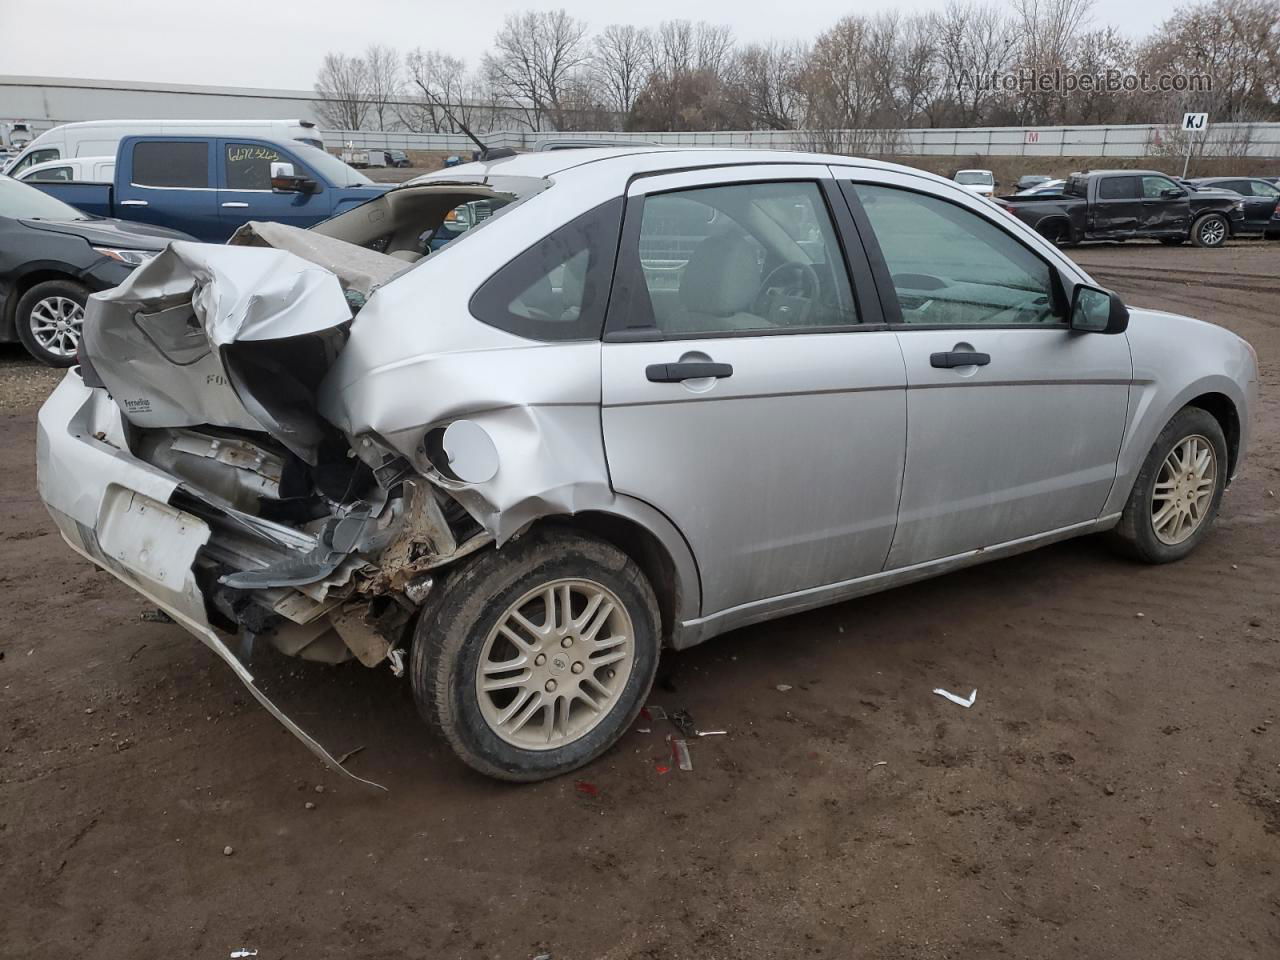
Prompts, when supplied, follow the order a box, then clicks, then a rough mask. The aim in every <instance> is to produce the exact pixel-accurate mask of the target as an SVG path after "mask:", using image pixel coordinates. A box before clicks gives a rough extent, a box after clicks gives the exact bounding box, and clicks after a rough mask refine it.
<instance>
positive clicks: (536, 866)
mask: <svg viewBox="0 0 1280 960" xmlns="http://www.w3.org/2000/svg"><path fill="white" fill-rule="evenodd" d="M1078 257H1079V259H1080V261H1081V262H1082V263H1084V264H1086V265H1087V267H1088V269H1090V270H1091V271H1092V272H1093V273H1094V276H1095V277H1096V278H1097V279H1099V280H1100V281H1101V282H1103V283H1105V284H1109V285H1112V286H1114V287H1115V288H1116V289H1118V290H1119V291H1120V292H1121V293H1122V294H1123V295H1125V296H1126V297H1127V298H1128V300H1129V301H1130V302H1131V303H1134V304H1139V305H1147V306H1153V307H1159V308H1164V309H1169V310H1174V311H1180V312H1189V313H1191V314H1193V315H1198V316H1201V317H1204V318H1206V319H1209V320H1212V321H1214V322H1217V323H1220V324H1222V325H1223V326H1226V327H1228V328H1230V329H1232V330H1234V331H1236V332H1238V333H1240V334H1242V335H1243V336H1245V337H1247V338H1248V339H1249V340H1250V341H1252V343H1253V344H1254V345H1255V347H1256V348H1257V351H1258V353H1259V356H1260V359H1261V363H1262V380H1263V383H1262V397H1263V399H1262V405H1261V409H1260V410H1259V411H1258V416H1257V419H1256V422H1255V430H1256V433H1255V440H1254V445H1253V448H1252V451H1251V453H1250V456H1249V459H1248V461H1247V463H1246V464H1245V467H1244V469H1243V471H1242V473H1241V475H1240V477H1239V479H1238V481H1237V483H1236V484H1235V485H1234V486H1233V487H1232V488H1231V490H1230V492H1229V494H1228V496H1227V498H1226V500H1225V502H1224V506H1223V510H1222V518H1221V521H1220V523H1219V526H1218V529H1217V531H1216V532H1215V533H1214V535H1213V536H1212V537H1211V538H1210V539H1209V540H1208V541H1207V542H1206V543H1205V544H1204V545H1203V546H1202V548H1201V549H1200V550H1199V551H1198V552H1197V553H1196V554H1195V555H1194V556H1192V557H1191V558H1190V559H1188V560H1187V561H1185V562H1183V563H1181V564H1177V565H1173V566H1169V567H1160V568H1154V567H1151V568H1149V567H1142V566H1136V565H1133V564H1131V563H1128V562H1125V561H1122V560H1119V559H1116V558H1115V557H1113V556H1112V555H1111V554H1110V553H1109V552H1108V551H1107V550H1106V549H1105V547H1104V545H1103V544H1101V543H1100V542H1098V541H1097V540H1081V541H1076V542H1071V543H1066V544H1062V545H1059V546H1055V547H1051V548H1048V549H1045V550H1042V551H1040V552H1038V553H1034V554H1030V555H1027V556H1024V557H1020V558H1016V559H1013V560H1008V561H1003V562H998V563H993V564H990V565H987V566H982V567H977V568H974V569H971V570H968V571H965V572H962V573H959V574H954V575H951V576H947V577H944V578H941V579H938V580H934V581H932V582H929V583H925V584H920V585H917V586H913V587H909V588H906V589H901V590H897V591H893V592H890V593H886V594H881V595H879V596H875V597H871V598H867V599H863V600H859V601H856V602H852V603H846V604H843V605H841V606H837V607H832V608H829V609H826V610H822V611H818V612H814V613H809V614H805V615H802V616H795V617H791V618H789V619H785V620H782V621H778V622H775V623H772V624H768V625H765V626H760V627H754V628H751V629H747V630H742V631H739V632H737V633H734V634H731V635H729V636H725V637H722V638H720V639H718V640H715V641H712V642H711V643H709V644H707V645H705V646H703V647H700V648H697V649H695V650H692V651H690V652H687V653H683V654H679V655H671V656H668V657H667V658H666V660H665V664H666V666H665V671H666V673H665V680H664V682H663V685H662V686H661V687H660V688H659V689H656V690H655V691H654V694H653V696H652V698H651V702H654V703H657V704H661V705H663V706H665V707H667V708H668V709H672V708H677V707H683V708H685V709H687V710H688V711H690V712H691V713H692V715H693V716H694V718H695V719H696V720H697V721H698V722H699V723H700V724H701V725H703V726H704V727H707V728H714V727H723V728H725V729H727V730H728V735H727V736H724V737H709V738H705V739H701V740H694V741H692V744H691V748H692V760H693V770H692V771H691V772H682V771H679V770H675V771H671V772H669V773H666V774H662V773H660V772H658V770H657V768H656V766H655V760H656V759H659V758H661V757H663V755H664V753H665V748H664V743H663V736H664V734H665V733H666V732H667V731H666V728H665V726H664V725H663V724H660V723H659V724H655V729H653V731H652V732H651V733H641V732H638V731H633V732H631V733H629V734H628V735H627V736H626V737H625V738H624V739H623V741H622V742H621V743H620V744H619V745H618V747H616V748H615V749H614V750H613V751H612V752H610V753H609V754H608V755H607V756H606V757H604V758H603V759H601V760H600V761H598V762H597V763H595V764H594V765H592V766H591V767H589V768H588V769H586V770H584V771H582V772H581V773H580V774H579V775H578V777H577V778H575V777H568V778H564V779H561V780H557V781H554V782H551V783H545V784H540V785H535V786H523V787H515V786H508V785H501V784H497V783H494V782H491V781H488V780H485V779H483V778H481V777H479V776H477V775H473V774H471V773H470V772H468V771H467V770H466V769H464V768H463V767H462V766H461V765H460V764H459V763H457V762H456V761H455V760H454V759H453V758H452V756H451V755H450V753H449V752H448V750H447V748H446V747H445V746H444V745H443V744H441V743H439V742H437V741H435V740H434V739H432V738H431V737H430V736H429V735H428V734H426V733H425V732H424V728H423V727H422V726H421V725H420V723H419V721H418V718H417V716H416V714H415V711H414V707H413V704H412V702H411V700H410V698H409V696H408V692H407V689H406V685H405V684H404V682H403V681H398V680H396V679H395V678H393V677H392V676H391V674H390V672H389V671H387V670H385V669H383V670H378V671H368V670H365V669H363V668H361V667H359V666H353V667H343V668H336V669H335V668H326V667H321V666H314V665H309V664H298V663H294V662H292V661H289V660H286V659H284V658H282V657H279V656H276V655H273V654H272V653H271V652H270V651H269V650H263V651H262V653H261V654H260V655H259V659H258V660H257V662H256V663H255V671H256V672H257V673H258V674H259V676H260V677H261V680H262V682H263V685H264V686H265V688H266V689H267V691H268V692H269V693H270V694H271V695H272V696H274V697H275V698H277V700H278V702H280V703H281V704H282V705H283V706H285V707H286V709H288V710H289V711H290V712H291V713H292V714H293V716H294V717H295V718H297V719H298V720H299V721H300V722H301V723H302V724H303V725H304V726H306V727H307V728H309V729H310V730H311V731H312V732H313V733H315V734H316V735H317V736H318V737H319V738H320V740H321V741H323V742H324V743H326V744H328V745H329V746H330V747H331V748H332V749H333V750H334V752H335V753H339V754H341V753H344V752H346V751H348V750H353V749H356V748H363V750H362V751H361V752H359V753H358V754H357V755H355V756H354V757H353V758H352V760H351V761H350V764H351V766H352V768H353V769H355V770H356V771H357V772H359V773H360V774H361V775H363V776H367V777H370V778H372V779H375V780H378V781H380V782H382V783H385V784H387V785H388V786H389V787H390V793H389V794H387V795H385V796H375V795H370V794H369V793H368V792H365V791H364V790H362V789H358V788H356V787H354V786H353V785H350V784H349V783H347V782H344V781H343V780H341V779H339V778H337V777H335V776H334V775H332V774H331V773H329V772H328V771H326V770H325V769H324V768H322V767H321V766H320V765H319V764H318V763H317V762H316V761H315V760H314V759H313V758H312V756H311V755H310V754H308V753H307V752H306V751H305V750H304V749H303V748H302V747H301V746H300V745H299V744H298V743H297V742H296V741H295V740H294V739H293V738H292V737H291V736H290V735H289V734H288V733H286V732H285V731H284V730H283V729H282V728H281V727H280V725H279V724H278V723H277V722H276V721H275V720H273V719H272V718H271V717H270V716H269V715H268V714H267V713H266V712H264V711H263V710H262V709H261V708H260V707H258V706H257V705H256V704H255V703H254V702H253V701H252V700H251V698H250V697H249V696H248V695H247V694H246V693H245V691H244V690H243V689H242V688H241V686H240V685H239V683H238V681H237V680H236V679H235V678H234V677H233V676H232V674H231V673H230V672H229V671H228V670H227V669H226V668H225V667H224V666H223V665H221V664H220V662H218V661H217V660H215V658H214V656H213V655H212V654H211V653H209V652H208V651H207V650H206V649H204V648H203V647H202V646H200V645H199V644H198V643H197V642H195V641H194V640H191V639H189V638H188V637H187V636H186V635H184V634H183V632H182V631H181V630H179V629H178V628H177V627H175V626H171V625H162V624H155V623H149V622H142V621H140V619H139V614H140V612H141V611H142V610H143V604H142V603H141V602H140V601H139V600H138V599H137V598H136V597H135V595H134V594H132V593H131V592H130V591H129V590H128V589H126V588H125V587H123V586H121V585H120V584H119V583H117V582H116V581H115V580H114V579H112V578H111V577H109V576H108V575H106V574H102V573H97V572H95V571H94V570H93V569H92V568H91V567H90V566H89V565H88V564H86V563H84V562H82V561H80V560H79V559H77V558H76V557H75V555H74V554H72V552H71V551H70V550H69V549H67V548H66V547H65V546H64V545H63V544H62V543H61V542H60V540H59V538H58V537H57V535H56V534H55V532H54V529H53V526H52V524H51V522H50V521H49V519H48V518H47V516H46V514H45V512H44V510H43V509H42V507H41V505H40V504H39V502H38V501H37V499H36V496H35V492H34V484H33V469H32V459H33V456H34V416H35V407H34V404H35V403H36V402H37V401H38V399H39V395H40V394H41V393H42V392H43V391H44V390H46V389H47V388H48V386H49V385H51V384H52V382H53V378H52V377H51V376H49V375H47V374H45V373H43V372H42V371H40V370H38V369H37V368H36V367H34V365H32V364H30V363H29V362H27V361H25V360H23V359H22V358H21V356H20V354H19V353H18V352H17V351H16V350H13V349H8V350H6V351H5V352H4V353H3V354H2V355H0V396H5V397H8V396H10V395H11V394H12V395H13V397H14V399H12V400H6V401H0V402H3V404H4V406H0V458H2V459H0V516H2V519H0V584H2V585H3V588H4V592H3V601H2V606H0V609H2V610H3V612H4V614H5V620H6V622H5V628H4V630H3V631H0V651H2V653H3V660H0V690H2V693H3V695H2V697H0V720H2V721H3V726H2V727H0V730H2V732H0V751H2V752H0V890H2V891H3V894H2V896H3V900H2V905H0V955H2V956H4V957H6V958H18V957H22V958H39V960H59V958H72V957H74V958H86V960H96V958H112V960H114V958H123V957H139V958H140V957H183V958H187V957H193V958H194V957H201V958H220V957H227V956H228V955H229V953H230V952H231V951H232V950H234V949H236V948H239V947H248V948H251V949H256V950H257V951H258V957H260V958H261V960H282V958H286V957H288V958H292V960H301V958H329V957H342V958H355V957H359V958H361V960H373V958H397V960H399V958H418V957H421V958H432V960H440V958H453V957H457V958H503V960H528V958H532V957H535V956H537V955H539V954H545V953H550V954H551V955H553V956H554V957H555V958H556V960H579V958H610V960H623V958H628V960H630V958H636V960H639V958H653V960H658V958H699V960H701V958H722V957H723V958H739V957H741V958H750V960H761V958H774V957H777V958H793V957H809V956H813V957H839V958H844V957H859V958H875V960H928V958H944V957H947V958H952V957H954V958H964V960H985V958H991V957H1026V958H1036V960H1044V958H1071V960H1080V958H1108V960H1110V958H1128V957H1133V958H1148V957H1151V958H1157V957H1158V958H1161V960H1178V958H1188V960H1190V958H1195V960H1202V958H1206V957H1208V958H1220V957H1231V958H1233V960H1240V958H1252V957H1258V958H1275V957H1277V956H1280V723H1277V722H1276V721H1277V715H1278V714H1280V707H1278V706H1277V703H1278V695H1280V597H1278V596H1277V583H1280V499H1278V498H1277V497H1276V496H1275V494H1276V493H1280V406H1278V403H1280V389H1277V380H1278V379H1280V315H1278V312H1277V308H1278V307H1280V280H1277V267H1278V266H1280V244H1272V245H1270V246H1266V247H1264V246H1263V245H1262V244H1260V243H1240V244H1233V245H1231V246H1230V247H1228V248H1227V249H1224V250H1218V251H1201V250H1195V249H1181V248H1179V249H1166V248H1163V247H1159V246H1157V245H1154V244H1153V245H1145V244H1143V245H1139V244H1126V245H1123V246H1120V245H1113V246H1095V247H1091V248H1084V249H1081V250H1079V251H1078ZM780 685H781V686H780ZM782 686H785V687H787V689H782ZM938 686H941V687H946V688H948V689H950V690H954V691H958V692H962V693H968V691H969V690H970V689H972V688H974V687H976V688H977V691H978V696H977V702H976V704H975V705H974V706H973V708H972V709H970V710H965V709H962V708H961V707H958V706H956V705H954V704H952V703H949V702H947V701H946V700H944V699H942V698H941V697H938V696H934V695H933V694H932V693H931V691H932V689H933V688H934V687H938ZM575 779H576V780H581V781H585V782H588V783H589V784H590V785H591V786H593V787H594V788H595V790H596V795H594V796H592V795H589V794H590V791H588V790H586V789H585V788H581V787H579V786H578V785H577V784H576V783H575ZM308 804H313V805H314V807H313V808H309V807H308ZM227 847H229V848H230V849H231V853H230V855H224V848H227Z"/></svg>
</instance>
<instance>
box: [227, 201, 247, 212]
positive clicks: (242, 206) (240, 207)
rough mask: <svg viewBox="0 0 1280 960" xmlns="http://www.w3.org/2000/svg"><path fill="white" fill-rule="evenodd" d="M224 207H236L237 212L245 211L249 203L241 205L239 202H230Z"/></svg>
mask: <svg viewBox="0 0 1280 960" xmlns="http://www.w3.org/2000/svg"><path fill="white" fill-rule="evenodd" d="M223 206H224V207H235V208H236V209H237V210H243V209H245V208H246V207H247V206H249V205H248V204H247V203H241V202H240V201H239V200H228V201H227V202H226V203H224V204H223Z"/></svg>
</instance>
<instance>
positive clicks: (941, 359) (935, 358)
mask: <svg viewBox="0 0 1280 960" xmlns="http://www.w3.org/2000/svg"><path fill="white" fill-rule="evenodd" d="M990 362H991V354H989V353H977V352H976V351H973V350H948V351H946V352H945V353H931V354H929V366H931V367H985V366H986V365H987V364H988V363H990Z"/></svg>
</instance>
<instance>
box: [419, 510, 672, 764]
mask: <svg viewBox="0 0 1280 960" xmlns="http://www.w3.org/2000/svg"><path fill="white" fill-rule="evenodd" d="M660 643H661V619H660V617H659V614H658V604H657V599H656V598H655V596H654V593H653V588H652V587H651V586H650V584H649V582H648V580H647V579H646V578H645V576H644V574H643V573H642V572H641V571H640V568H639V567H638V566H636V564H635V563H634V562H633V561H632V560H631V559H630V558H629V557H627V555H626V554H624V553H623V552H622V551H620V550H618V549H617V548H616V547H614V546H612V545H611V544H608V543H605V542H603V541H600V540H595V539H592V538H588V537H583V536H579V535H577V534H575V533H572V532H569V531H565V530H558V529H556V528H554V527H546V528H543V529H535V530H533V531H532V532H530V533H527V534H525V535H523V536H521V537H519V538H517V539H516V540H514V541H512V542H510V543H508V544H506V545H504V546H503V547H502V548H501V549H497V550H488V551H485V552H484V553H481V554H478V555H477V556H476V557H474V558H473V559H472V560H471V562H469V563H466V564H465V566H463V567H462V568H460V569H459V570H457V571H456V572H455V573H454V575H453V576H451V577H450V579H449V580H448V581H446V582H445V583H444V584H443V586H442V588H441V592H440V594H439V595H438V596H437V597H435V598H433V599H429V600H428V604H427V609H425V610H424V611H423V616H422V617H421V618H420V619H419V622H418V626H417V628H416V630H415V632H414V642H413V656H412V662H411V672H410V678H411V681H412V686H413V694H414V699H415V701H416V702H417V704H418V710H419V712H420V713H421V714H422V716H423V718H424V719H426V720H427V722H428V723H430V724H431V725H432V726H433V727H434V728H435V729H436V730H438V731H439V733H440V734H441V736H443V737H444V739H445V740H446V741H447V742H448V743H449V745H450V746H451V747H452V748H453V750H454V752H455V753H457V755H458V756H459V757H460V758H461V759H462V760H463V762H464V763H466V764H467V765H468V766H470V767H472V768H473V769H475V770H478V771H479V772H481V773H484V774H487V775H488V776H491V777H496V778H498V779H501V780H514V781H534V780H545V779H548V778H550V777H555V776H559V775H560V774H563V773H568V772H569V771H570V770H575V769H577V768H578V767H581V766H582V765H584V764H586V763H589V762H590V761H592V760H594V759H595V758H596V757H598V756H600V755H601V754H602V753H604V752H605V751H606V750H607V749H608V748H609V747H610V746H612V745H613V744H614V742H616V741H617V739H618V738H619V737H620V736H622V734H623V733H624V732H625V731H626V730H627V728H628V727H629V726H630V725H631V723H632V722H633V721H634V720H635V718H636V715H637V714H638V713H639V712H640V709H641V707H642V706H643V705H644V701H645V698H646V697H647V696H648V694H649V688H650V687H651V686H652V684H653V677H654V674H655V672H656V671H657V668H658V653H659V646H660Z"/></svg>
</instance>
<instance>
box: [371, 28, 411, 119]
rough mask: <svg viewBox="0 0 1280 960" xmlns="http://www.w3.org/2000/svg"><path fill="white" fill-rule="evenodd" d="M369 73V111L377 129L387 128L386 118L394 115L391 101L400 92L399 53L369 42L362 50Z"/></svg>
mask: <svg viewBox="0 0 1280 960" xmlns="http://www.w3.org/2000/svg"><path fill="white" fill-rule="evenodd" d="M364 62H365V66H366V68H367V69H368V75H369V113H370V119H371V120H372V119H374V118H376V120H377V124H378V129H379V130H385V129H387V120H388V119H392V118H394V116H395V110H394V108H393V105H392V104H393V101H394V100H395V99H396V97H397V96H399V95H400V92H401V86H402V84H401V78H400V54H399V53H397V52H396V51H395V50H394V49H392V48H391V47H388V46H384V45H383V44H380V43H371V44H370V45H369V46H368V48H366V50H365V52H364Z"/></svg>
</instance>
